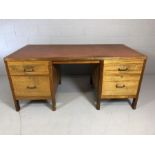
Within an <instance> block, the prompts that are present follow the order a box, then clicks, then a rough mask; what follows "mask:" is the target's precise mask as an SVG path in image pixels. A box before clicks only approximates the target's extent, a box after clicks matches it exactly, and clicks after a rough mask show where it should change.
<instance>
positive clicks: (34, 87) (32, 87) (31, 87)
mask: <svg viewBox="0 0 155 155" xmlns="http://www.w3.org/2000/svg"><path fill="white" fill-rule="evenodd" d="M36 88H37V87H36V86H27V89H36Z"/></svg>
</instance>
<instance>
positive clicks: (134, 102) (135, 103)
mask: <svg viewBox="0 0 155 155" xmlns="http://www.w3.org/2000/svg"><path fill="white" fill-rule="evenodd" d="M137 101H138V98H134V99H133V101H132V105H131V107H132V109H134V110H135V109H136V107H137Z"/></svg>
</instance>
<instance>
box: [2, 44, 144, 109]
mask: <svg viewBox="0 0 155 155" xmlns="http://www.w3.org/2000/svg"><path fill="white" fill-rule="evenodd" d="M4 61H5V65H6V70H7V74H8V78H9V82H10V87H11V90H12V95H13V99H14V104H15V107H16V110H17V111H19V110H20V105H19V100H21V99H30V100H33V99H52V110H53V111H54V110H56V100H55V93H56V88H57V86H58V84H59V83H61V77H60V72H59V66H58V65H59V64H96V68H95V70H94V72H93V74H92V82H93V84H94V86H95V90H96V94H97V95H96V97H97V104H96V108H97V109H98V110H99V109H100V100H101V99H112V98H115V99H116V98H118V99H120V98H132V99H133V103H132V108H133V109H136V105H137V101H138V96H139V91H140V86H141V82H142V77H143V72H144V67H145V63H146V56H145V55H143V54H141V53H139V52H137V51H135V50H133V49H131V48H129V47H127V46H125V45H120V44H114V45H27V46H25V47H23V48H21V49H19V50H17V51H16V52H14V53H12V54H10V55H9V56H7V57H5V58H4Z"/></svg>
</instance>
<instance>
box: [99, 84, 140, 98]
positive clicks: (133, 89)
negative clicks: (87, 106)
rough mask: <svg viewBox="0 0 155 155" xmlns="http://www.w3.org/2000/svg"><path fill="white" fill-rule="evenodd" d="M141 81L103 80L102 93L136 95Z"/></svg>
mask: <svg viewBox="0 0 155 155" xmlns="http://www.w3.org/2000/svg"><path fill="white" fill-rule="evenodd" d="M138 84H139V81H128V82H103V85H102V95H114V96H115V95H116V96H119V95H120V96H122V95H136V94H137V89H138Z"/></svg>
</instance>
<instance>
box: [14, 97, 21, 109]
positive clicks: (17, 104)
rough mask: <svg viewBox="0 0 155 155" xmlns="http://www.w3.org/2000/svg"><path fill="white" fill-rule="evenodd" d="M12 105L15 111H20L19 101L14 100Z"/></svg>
mask: <svg viewBox="0 0 155 155" xmlns="http://www.w3.org/2000/svg"><path fill="white" fill-rule="evenodd" d="M14 105H15V108H16V111H20V105H19V101H18V100H15V99H14Z"/></svg>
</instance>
